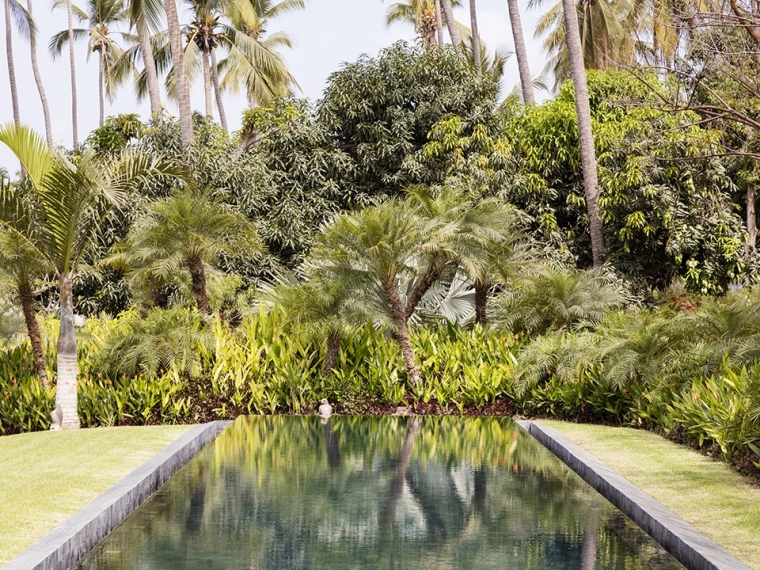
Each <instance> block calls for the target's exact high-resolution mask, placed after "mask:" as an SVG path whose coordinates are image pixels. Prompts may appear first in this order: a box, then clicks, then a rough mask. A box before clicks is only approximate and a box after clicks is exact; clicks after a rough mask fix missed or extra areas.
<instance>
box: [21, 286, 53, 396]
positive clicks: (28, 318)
mask: <svg viewBox="0 0 760 570" xmlns="http://www.w3.org/2000/svg"><path fill="white" fill-rule="evenodd" d="M18 296H19V298H20V299H21V311H22V312H23V313H24V321H25V322H26V331H27V333H28V334H29V341H30V342H31V343H32V354H33V355H34V361H35V362H36V363H37V375H38V376H39V377H40V383H41V384H42V387H43V388H45V389H46V390H47V389H48V377H47V364H46V363H45V351H44V350H42V336H41V335H40V326H39V324H38V323H37V312H36V311H35V310H34V295H33V293H32V288H31V287H30V286H29V283H20V284H19V287H18Z"/></svg>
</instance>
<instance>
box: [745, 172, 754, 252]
mask: <svg viewBox="0 0 760 570" xmlns="http://www.w3.org/2000/svg"><path fill="white" fill-rule="evenodd" d="M747 233H748V234H749V239H748V240H747V248H746V255H745V258H746V259H749V258H750V256H752V255H754V253H755V248H756V246H757V217H756V214H755V185H754V184H750V185H748V186H747Z"/></svg>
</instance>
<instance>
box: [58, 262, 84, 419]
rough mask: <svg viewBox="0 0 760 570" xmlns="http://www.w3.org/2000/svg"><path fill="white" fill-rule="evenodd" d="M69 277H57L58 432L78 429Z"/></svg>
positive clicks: (72, 303) (72, 313)
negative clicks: (58, 328) (59, 316)
mask: <svg viewBox="0 0 760 570" xmlns="http://www.w3.org/2000/svg"><path fill="white" fill-rule="evenodd" d="M71 277H72V276H71V275H70V274H69V275H61V276H60V303H61V332H60V334H59V336H58V384H57V387H56V391H55V403H56V407H60V410H61V413H62V414H63V417H62V420H61V429H78V428H79V414H78V412H77V342H76V337H75V336H74V298H73V296H72V293H71Z"/></svg>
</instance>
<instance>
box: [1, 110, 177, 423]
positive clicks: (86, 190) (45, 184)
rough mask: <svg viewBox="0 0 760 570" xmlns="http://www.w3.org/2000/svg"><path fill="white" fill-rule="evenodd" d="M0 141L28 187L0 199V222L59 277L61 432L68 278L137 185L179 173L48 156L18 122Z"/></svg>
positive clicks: (67, 388)
mask: <svg viewBox="0 0 760 570" xmlns="http://www.w3.org/2000/svg"><path fill="white" fill-rule="evenodd" d="M0 142H3V143H4V144H5V145H6V146H7V147H8V148H9V149H10V150H11V152H13V154H14V155H15V156H16V158H17V159H18V160H19V161H20V162H21V164H22V166H23V168H24V171H25V172H26V175H27V176H28V177H29V180H30V183H31V185H32V188H33V190H32V192H31V193H30V195H28V196H21V195H20V194H19V193H18V192H16V191H14V190H13V189H12V188H11V189H8V190H7V191H3V192H2V195H0V222H2V224H3V225H4V227H5V229H6V230H7V231H9V232H11V233H13V234H15V235H16V236H18V238H19V239H21V240H23V241H24V242H25V243H26V244H27V245H28V246H29V247H30V248H32V249H34V250H35V251H36V252H37V253H38V254H39V255H40V257H41V258H42V259H44V260H45V262H46V263H48V264H49V265H50V267H51V268H52V269H53V270H54V271H55V273H56V275H57V277H58V288H59V293H58V294H59V302H60V321H61V327H60V334H59V337H58V344H57V347H58V384H57V389H56V408H58V407H60V411H61V414H62V420H61V423H60V426H59V427H61V428H63V429H75V428H78V427H79V417H78V415H77V345H76V339H75V336H74V302H73V297H72V290H71V287H72V281H73V279H74V276H75V275H76V273H77V270H78V269H79V266H80V264H81V263H82V261H83V259H84V258H85V256H86V254H87V252H88V250H89V248H90V246H91V244H92V242H93V240H94V238H95V235H96V234H97V232H98V231H99V229H100V226H101V224H102V223H103V220H105V218H106V216H107V215H108V214H109V213H110V212H111V211H112V210H113V209H114V208H116V207H118V206H119V205H120V204H121V203H122V202H123V201H124V198H125V196H126V194H127V193H128V192H130V191H131V190H132V189H133V188H134V187H135V186H136V185H137V184H138V183H140V182H144V181H145V180H146V179H148V178H152V177H153V176H157V175H177V174H179V171H178V170H177V169H176V168H175V167H174V165H173V163H170V162H165V161H162V160H160V159H155V158H154V159H150V158H148V157H147V156H145V155H142V154H135V153H124V154H122V155H121V156H120V157H118V158H117V159H115V160H109V161H107V162H104V161H102V160H101V159H100V158H99V157H98V156H96V154H95V153H94V152H93V151H92V150H87V151H85V153H84V154H83V155H82V156H81V157H79V159H78V162H77V163H76V164H73V163H72V162H70V161H69V160H67V159H66V158H65V157H64V156H61V155H54V154H52V153H51V152H50V150H49V149H48V147H47V145H46V144H45V141H44V140H43V139H42V138H40V137H39V135H37V134H36V133H35V132H34V131H32V130H31V129H29V128H28V127H26V126H23V125H17V124H6V125H5V126H3V127H0Z"/></svg>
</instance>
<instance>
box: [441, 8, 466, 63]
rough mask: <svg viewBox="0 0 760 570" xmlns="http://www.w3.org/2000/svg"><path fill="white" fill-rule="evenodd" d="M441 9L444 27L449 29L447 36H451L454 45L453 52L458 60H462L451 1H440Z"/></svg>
mask: <svg viewBox="0 0 760 570" xmlns="http://www.w3.org/2000/svg"><path fill="white" fill-rule="evenodd" d="M441 7H442V8H443V13H444V15H445V16H446V26H447V27H448V28H449V35H450V36H451V43H452V44H454V50H455V51H456V52H457V55H458V56H459V59H464V54H463V53H462V39H461V38H460V37H459V31H458V30H457V22H456V20H455V19H454V9H453V8H452V7H451V0H441Z"/></svg>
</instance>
